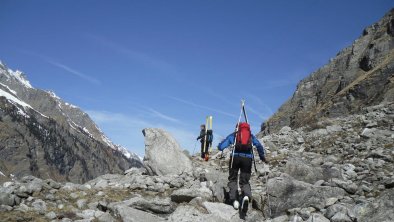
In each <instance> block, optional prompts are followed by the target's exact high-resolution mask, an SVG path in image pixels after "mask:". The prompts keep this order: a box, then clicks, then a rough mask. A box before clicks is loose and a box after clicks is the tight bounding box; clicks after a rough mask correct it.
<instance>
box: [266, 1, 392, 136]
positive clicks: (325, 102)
mask: <svg viewBox="0 0 394 222" xmlns="http://www.w3.org/2000/svg"><path fill="white" fill-rule="evenodd" d="M393 75H394V9H391V10H390V11H389V12H388V13H387V14H386V15H385V16H384V17H383V18H382V19H381V20H380V21H378V22H377V23H375V24H373V25H371V26H369V27H368V28H366V29H365V30H364V31H363V33H362V36H361V37H360V38H358V39H357V40H355V41H354V42H353V44H352V45H351V46H349V47H347V48H345V49H343V50H341V51H340V52H339V53H338V54H337V55H336V57H335V58H333V59H331V60H330V62H329V63H328V64H327V65H325V66H323V67H322V68H320V69H318V70H317V71H315V72H313V73H312V74H311V75H310V76H308V77H307V78H305V79H303V80H302V81H301V82H300V83H299V84H298V85H297V89H296V91H295V93H294V94H293V96H292V98H291V99H289V100H288V101H287V102H286V103H285V104H283V105H282V106H281V107H280V108H279V110H278V111H277V112H276V113H275V114H274V115H273V116H272V117H270V118H269V119H268V120H267V121H266V122H265V123H264V124H263V125H262V131H264V132H265V133H267V134H268V133H271V132H278V131H279V130H280V129H281V128H282V127H284V126H290V127H292V128H297V127H301V126H304V125H305V124H313V123H315V122H317V121H318V120H319V119H321V118H327V117H339V116H346V115H348V114H354V113H358V112H360V111H361V110H362V108H364V107H368V106H372V105H377V104H379V103H382V102H393V101H394V76H393Z"/></svg>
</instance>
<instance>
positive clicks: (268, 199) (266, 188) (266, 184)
mask: <svg viewBox="0 0 394 222" xmlns="http://www.w3.org/2000/svg"><path fill="white" fill-rule="evenodd" d="M264 165H265V164H264ZM267 166H268V173H267V176H266V177H265V193H266V194H267V205H268V213H269V217H270V218H271V205H270V195H269V193H268V175H269V173H270V166H269V165H268V164H267Z"/></svg>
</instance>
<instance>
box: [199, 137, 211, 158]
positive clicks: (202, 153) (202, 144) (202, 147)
mask: <svg viewBox="0 0 394 222" xmlns="http://www.w3.org/2000/svg"><path fill="white" fill-rule="evenodd" d="M208 148H209V142H207V143H206V144H205V150H204V141H201V158H203V159H204V158H205V154H206V153H208Z"/></svg>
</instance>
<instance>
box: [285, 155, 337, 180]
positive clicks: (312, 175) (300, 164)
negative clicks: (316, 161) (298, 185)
mask: <svg viewBox="0 0 394 222" xmlns="http://www.w3.org/2000/svg"><path fill="white" fill-rule="evenodd" d="M285 173H286V174H288V175H290V176H291V177H293V178H295V179H296V180H299V181H303V182H307V183H310V184H314V183H316V182H317V181H319V180H326V181H327V180H330V179H332V178H342V176H341V173H340V171H339V170H337V169H335V168H332V167H329V166H322V167H320V166H312V165H310V164H307V163H306V162H305V160H302V159H301V158H291V159H289V160H288V161H287V163H286V168H285Z"/></svg>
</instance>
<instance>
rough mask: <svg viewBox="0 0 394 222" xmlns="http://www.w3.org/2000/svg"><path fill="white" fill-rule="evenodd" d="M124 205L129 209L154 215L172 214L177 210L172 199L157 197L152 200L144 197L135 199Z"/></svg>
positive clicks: (127, 201) (125, 202)
mask: <svg viewBox="0 0 394 222" xmlns="http://www.w3.org/2000/svg"><path fill="white" fill-rule="evenodd" d="M123 203H124V204H125V205H127V206H129V207H133V208H135V209H138V210H142V211H148V212H151V213H154V214H170V213H172V212H174V210H175V209H174V206H173V204H172V202H171V199H170V198H163V199H161V198H158V197H156V198H154V199H152V200H147V199H144V198H142V197H133V198H131V199H129V200H126V201H124V202H123Z"/></svg>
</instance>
